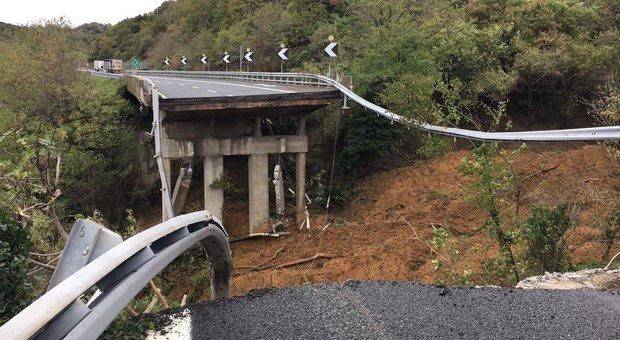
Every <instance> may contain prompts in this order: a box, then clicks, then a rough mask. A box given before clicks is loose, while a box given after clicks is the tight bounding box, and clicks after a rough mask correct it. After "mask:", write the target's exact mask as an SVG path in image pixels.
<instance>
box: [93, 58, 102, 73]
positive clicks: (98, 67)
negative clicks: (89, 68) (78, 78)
mask: <svg viewBox="0 0 620 340" xmlns="http://www.w3.org/2000/svg"><path fill="white" fill-rule="evenodd" d="M93 69H94V70H95V71H99V72H103V60H95V61H94V62H93Z"/></svg>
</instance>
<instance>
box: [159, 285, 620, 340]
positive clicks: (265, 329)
mask: <svg viewBox="0 0 620 340" xmlns="http://www.w3.org/2000/svg"><path fill="white" fill-rule="evenodd" d="M188 308H189V310H190V313H189V314H190V315H191V334H192V338H193V339H250V338H251V339H267V338H269V339H291V338H308V339H342V338H356V339H360V338H361V339H370V338H372V339H375V338H425V339H428V338H476V339H481V338H482V339H485V338H492V339H516V338H519V339H524V338H525V339H531V338H537V339H538V338H554V339H557V338H573V339H586V338H588V339H620V293H618V292H612V291H593V290H562V291H561V290H522V289H514V288H513V289H511V288H493V287H482V288H476V287H443V286H435V285H426V284H421V283H413V282H359V281H349V282H347V283H344V284H325V285H304V286H298V287H290V288H284V289H269V290H261V291H255V292H251V293H250V294H248V295H246V296H243V297H235V298H229V299H224V300H219V301H213V302H206V303H202V304H197V305H193V306H189V307H188ZM170 313H171V314H174V313H173V312H170Z"/></svg>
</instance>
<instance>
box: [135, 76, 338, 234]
mask: <svg viewBox="0 0 620 340" xmlns="http://www.w3.org/2000/svg"><path fill="white" fill-rule="evenodd" d="M150 80H151V81H153V82H154V83H155V84H156V85H158V86H160V90H161V92H160V94H161V97H160V98H159V112H160V114H159V116H160V117H161V118H160V119H161V127H162V136H161V146H162V147H161V157H162V158H163V168H164V169H163V171H164V176H165V177H166V179H167V183H169V184H170V185H169V186H170V188H174V190H172V195H171V196H172V198H171V200H172V202H173V210H174V212H175V214H176V213H179V212H181V211H182V209H183V206H184V200H185V197H186V196H187V190H188V188H189V185H190V184H189V183H190V181H191V173H192V170H191V167H192V163H193V162H194V161H195V160H196V159H201V160H202V162H203V168H204V187H203V188H204V205H205V210H207V211H209V212H211V213H212V214H213V215H214V216H216V217H217V218H220V219H222V217H223V216H222V210H223V202H224V188H223V185H222V180H223V179H225V178H223V177H224V157H225V156H238V155H244V156H247V157H248V185H249V188H248V189H249V190H248V191H249V233H250V234H255V233H264V232H269V231H270V230H271V229H272V228H271V227H272V225H273V222H274V221H272V220H270V211H269V190H270V187H271V188H274V189H276V190H277V188H275V187H274V185H272V184H271V181H270V179H269V177H270V176H269V173H270V171H269V157H268V156H269V154H282V153H292V154H295V160H296V161H295V177H296V180H295V182H296V183H295V200H296V203H295V206H296V219H297V223H302V222H303V221H304V220H306V210H307V208H306V199H305V197H306V194H305V168H306V153H307V151H308V136H307V133H306V119H307V115H308V114H310V113H311V112H313V111H316V110H318V109H320V108H323V107H325V106H327V105H330V104H332V103H334V102H336V101H338V100H340V99H341V94H340V91H338V90H337V89H336V88H333V87H329V86H316V85H315V86H309V85H291V84H277V85H275V84H261V83H248V82H238V83H237V82H231V81H229V82H222V81H220V80H217V81H206V80H200V81H198V80H188V79H180V78H161V77H155V78H152V79H150ZM143 81H144V79H141V78H140V77H133V76H130V77H128V80H127V84H128V86H127V87H128V90H129V92H131V93H132V94H133V95H134V96H135V97H136V98H138V100H139V101H140V102H141V103H142V105H145V106H151V103H152V97H151V96H150V91H146V90H144V89H145V86H144V84H143ZM192 81H193V83H192ZM192 84H195V86H194V85H192ZM283 116H289V117H293V118H294V119H296V121H297V131H296V133H295V134H293V135H277V136H274V135H269V136H264V135H263V129H262V127H263V121H264V120H266V119H268V118H276V117H283ZM266 130H267V129H266ZM173 167H174V168H180V169H179V170H176V169H175V170H173ZM274 171H275V169H274ZM173 174H178V176H177V178H173ZM274 178H275V174H274ZM280 190H282V192H279V193H278V192H276V197H283V196H284V192H283V190H284V189H283V186H281V188H280ZM278 194H280V196H278ZM276 201H278V199H276ZM282 202H283V201H280V203H282ZM282 204H284V203H282ZM282 209H284V207H283V208H282ZM278 210H280V208H278ZM163 215H164V216H163V219H164V220H165V219H167V218H168V216H166V213H165V211H164V212H163ZM279 217H281V215H280V214H278V218H279Z"/></svg>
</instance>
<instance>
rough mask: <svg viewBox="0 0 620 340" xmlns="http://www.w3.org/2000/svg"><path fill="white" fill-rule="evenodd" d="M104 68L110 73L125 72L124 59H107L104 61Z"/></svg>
mask: <svg viewBox="0 0 620 340" xmlns="http://www.w3.org/2000/svg"><path fill="white" fill-rule="evenodd" d="M103 70H104V71H105V72H108V73H121V72H123V61H122V60H120V59H106V60H104V61H103Z"/></svg>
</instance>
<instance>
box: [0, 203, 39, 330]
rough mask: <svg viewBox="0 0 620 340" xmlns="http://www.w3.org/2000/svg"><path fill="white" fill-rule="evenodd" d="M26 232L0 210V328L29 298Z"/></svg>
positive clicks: (19, 224)
mask: <svg viewBox="0 0 620 340" xmlns="http://www.w3.org/2000/svg"><path fill="white" fill-rule="evenodd" d="M29 251H30V237H29V233H28V229H27V228H26V227H24V226H23V225H22V224H21V223H19V222H17V221H15V220H13V219H12V218H11V217H10V216H9V214H7V213H6V212H4V211H0V325H2V324H4V323H5V322H6V321H7V320H8V319H10V318H11V317H13V316H14V315H15V314H17V313H18V312H19V311H21V310H22V309H23V308H24V307H25V305H26V304H28V303H29V302H30V299H31V297H32V292H31V286H30V285H29V284H28V283H27V282H26V271H27V264H28V252H29Z"/></svg>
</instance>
